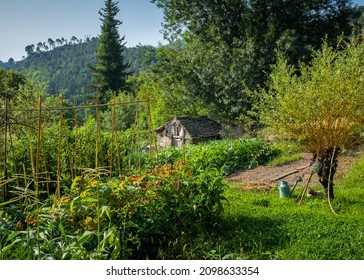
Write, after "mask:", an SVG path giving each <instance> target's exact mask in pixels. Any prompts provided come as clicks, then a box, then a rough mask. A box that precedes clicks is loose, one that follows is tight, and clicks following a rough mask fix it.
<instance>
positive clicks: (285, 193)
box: [278, 176, 303, 198]
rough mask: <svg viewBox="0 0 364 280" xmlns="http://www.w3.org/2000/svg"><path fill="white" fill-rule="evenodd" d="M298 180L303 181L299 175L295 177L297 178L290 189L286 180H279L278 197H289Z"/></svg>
mask: <svg viewBox="0 0 364 280" xmlns="http://www.w3.org/2000/svg"><path fill="white" fill-rule="evenodd" d="M298 182H303V180H302V177H301V176H300V177H298V178H297V180H296V182H295V183H294V185H293V187H292V189H290V188H289V185H288V182H287V181H281V183H280V185H279V187H278V190H279V197H280V198H284V197H290V196H291V194H292V193H293V191H294V189H295V188H296V186H297V184H298Z"/></svg>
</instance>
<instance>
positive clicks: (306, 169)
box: [226, 152, 359, 191]
mask: <svg viewBox="0 0 364 280" xmlns="http://www.w3.org/2000/svg"><path fill="white" fill-rule="evenodd" d="M302 156H303V158H302V159H300V160H297V161H294V162H291V163H288V164H284V165H281V166H258V167H257V168H254V169H251V170H244V171H238V172H235V173H233V174H231V175H229V176H228V177H227V178H226V179H227V180H228V181H231V182H239V183H240V184H239V185H238V186H239V188H241V189H244V190H252V189H256V190H261V191H269V190H271V189H272V188H274V187H275V186H276V185H277V183H278V182H280V181H282V180H284V181H287V182H289V183H291V184H293V183H294V182H295V181H296V180H297V178H298V177H299V176H301V177H302V179H303V182H301V184H306V183H307V181H308V179H309V177H310V174H311V160H312V154H311V153H302ZM358 160H359V153H358V152H355V153H350V154H342V155H340V156H339V157H338V167H337V170H336V173H335V176H334V181H335V179H338V178H340V177H342V176H343V175H345V173H346V172H347V171H348V169H349V168H350V166H352V164H353V163H355V162H357V161H358ZM310 185H313V186H320V185H321V184H320V182H319V178H318V176H317V174H313V176H312V178H311V181H310Z"/></svg>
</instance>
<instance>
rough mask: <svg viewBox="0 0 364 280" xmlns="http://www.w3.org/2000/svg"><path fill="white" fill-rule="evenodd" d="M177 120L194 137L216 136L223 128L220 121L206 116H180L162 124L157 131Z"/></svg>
mask: <svg viewBox="0 0 364 280" xmlns="http://www.w3.org/2000/svg"><path fill="white" fill-rule="evenodd" d="M175 121H177V122H179V123H180V124H181V125H182V126H183V127H184V128H185V129H186V130H187V132H188V133H189V134H190V135H191V137H192V138H209V137H216V136H219V135H220V134H221V130H222V126H221V125H220V124H219V123H217V122H215V121H214V120H212V119H210V118H208V117H205V116H197V117H190V116H179V117H175V118H173V119H172V120H170V121H169V122H167V123H166V124H164V125H162V126H160V127H159V128H157V129H156V131H157V132H161V131H163V130H164V128H165V127H166V125H168V124H169V123H173V122H175Z"/></svg>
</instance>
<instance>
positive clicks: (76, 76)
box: [0, 38, 157, 104]
mask: <svg viewBox="0 0 364 280" xmlns="http://www.w3.org/2000/svg"><path fill="white" fill-rule="evenodd" d="M45 44H46V43H44V44H43V45H45ZM98 46H99V39H98V38H85V39H84V40H82V39H80V40H78V41H77V42H71V41H69V42H68V43H66V42H64V43H62V44H59V45H58V44H56V45H54V47H51V46H50V45H49V46H48V48H47V49H44V50H42V51H41V52H37V53H35V52H34V53H31V54H29V55H28V56H27V57H26V58H25V59H23V60H21V61H17V62H16V63H15V64H14V65H13V66H11V67H10V66H9V65H8V64H7V63H2V62H0V67H1V68H5V69H11V70H14V71H19V72H21V73H23V75H26V76H31V79H32V80H35V81H41V82H45V83H47V93H48V94H50V95H58V94H59V93H60V92H63V91H64V95H65V97H66V98H68V99H70V100H71V101H72V102H74V97H75V96H77V102H78V104H80V103H86V101H87V100H85V95H86V94H90V93H92V92H93V90H91V89H90V88H89V85H90V83H91V71H90V70H89V68H88V65H96V50H97V47H98ZM156 51H157V48H155V47H152V46H136V47H131V48H126V47H124V59H125V62H126V63H127V64H129V65H130V69H129V70H130V73H132V74H134V75H137V74H138V73H139V72H140V71H142V70H145V69H146V68H147V67H148V66H149V65H151V64H153V63H155V61H156V54H155V53H156Z"/></svg>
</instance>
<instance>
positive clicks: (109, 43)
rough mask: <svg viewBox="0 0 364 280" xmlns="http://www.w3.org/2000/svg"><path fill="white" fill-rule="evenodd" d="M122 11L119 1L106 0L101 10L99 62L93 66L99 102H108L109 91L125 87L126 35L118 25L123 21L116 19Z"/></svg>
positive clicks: (93, 82)
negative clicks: (120, 33) (120, 31)
mask: <svg viewBox="0 0 364 280" xmlns="http://www.w3.org/2000/svg"><path fill="white" fill-rule="evenodd" d="M119 11H120V9H119V7H118V2H116V3H114V2H113V1H112V0H105V8H103V9H101V10H100V11H99V15H100V16H101V18H100V19H101V21H102V25H101V35H100V37H99V46H98V49H97V52H96V57H97V64H96V66H95V67H91V72H92V76H93V81H92V87H94V88H95V89H96V90H97V91H98V93H99V102H101V103H104V102H107V101H108V99H109V98H110V95H109V92H110V91H113V92H118V91H120V90H123V89H125V83H126V78H127V75H128V68H129V65H128V64H127V63H124V48H125V43H123V41H124V39H125V36H123V37H122V38H120V35H119V32H118V26H119V25H121V24H122V21H120V20H118V19H116V18H115V17H116V15H117V13H118V12H119Z"/></svg>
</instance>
